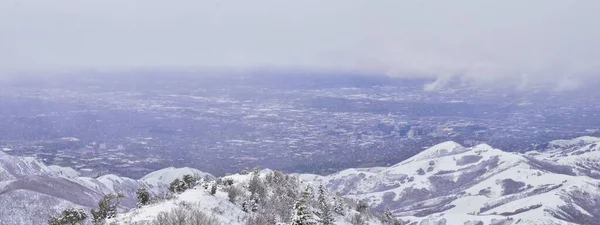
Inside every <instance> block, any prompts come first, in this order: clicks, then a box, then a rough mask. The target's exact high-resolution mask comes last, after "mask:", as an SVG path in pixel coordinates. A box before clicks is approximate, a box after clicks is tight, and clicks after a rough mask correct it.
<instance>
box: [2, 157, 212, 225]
mask: <svg viewBox="0 0 600 225" xmlns="http://www.w3.org/2000/svg"><path fill="white" fill-rule="evenodd" d="M183 174H196V175H198V176H206V175H208V174H207V173H204V172H201V171H199V170H196V169H191V168H179V169H175V168H166V169H163V170H159V171H156V172H153V173H151V174H148V175H147V176H145V177H143V178H142V179H140V180H133V179H130V178H126V177H119V176H116V175H111V174H109V175H104V176H100V177H98V178H90V177H80V176H79V174H78V173H77V171H75V170H73V169H71V168H68V167H59V166H46V165H44V164H43V163H42V162H40V161H38V160H36V159H35V158H31V157H14V156H10V155H8V154H6V153H4V152H0V205H2V206H3V207H0V225H20V224H27V225H31V224H47V222H48V218H49V217H50V216H52V215H56V214H58V213H59V212H61V211H62V210H64V209H67V208H79V209H83V210H84V211H86V212H89V210H90V209H92V208H94V207H96V204H97V202H98V201H99V200H100V199H101V198H102V196H104V195H106V194H110V193H121V194H123V195H124V197H123V198H122V199H121V204H120V206H119V207H120V208H122V209H127V208H131V207H135V205H136V202H135V191H136V190H137V189H139V188H142V187H143V188H145V189H147V190H148V191H149V192H150V193H152V194H153V195H157V196H160V195H162V194H163V193H165V192H166V191H167V186H168V184H169V182H171V178H172V177H178V176H181V175H183ZM209 176H210V175H209Z"/></svg>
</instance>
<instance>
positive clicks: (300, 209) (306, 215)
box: [292, 186, 316, 225]
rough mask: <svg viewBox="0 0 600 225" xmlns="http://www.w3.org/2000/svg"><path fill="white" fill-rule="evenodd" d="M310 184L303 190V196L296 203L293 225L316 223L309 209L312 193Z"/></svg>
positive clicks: (311, 224)
mask: <svg viewBox="0 0 600 225" xmlns="http://www.w3.org/2000/svg"><path fill="white" fill-rule="evenodd" d="M309 187H310V186H308V187H306V189H305V190H304V191H303V192H302V196H301V197H300V199H299V200H298V201H296V204H294V215H293V217H292V225H314V224H316V223H315V222H314V221H313V218H312V214H311V213H310V210H309V209H308V204H307V202H308V200H309V198H310V195H311V190H310V188H309Z"/></svg>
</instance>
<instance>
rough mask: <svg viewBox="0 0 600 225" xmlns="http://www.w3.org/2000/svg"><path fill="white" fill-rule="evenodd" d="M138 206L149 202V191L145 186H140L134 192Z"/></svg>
mask: <svg viewBox="0 0 600 225" xmlns="http://www.w3.org/2000/svg"><path fill="white" fill-rule="evenodd" d="M135 195H136V199H137V205H138V207H140V206H143V205H147V204H148V203H149V202H150V192H148V190H146V188H140V189H138V190H137V191H136V192H135Z"/></svg>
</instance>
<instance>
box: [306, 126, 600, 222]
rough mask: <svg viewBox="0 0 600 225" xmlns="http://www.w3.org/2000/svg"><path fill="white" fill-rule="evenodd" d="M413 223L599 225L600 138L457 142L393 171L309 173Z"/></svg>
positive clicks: (315, 179)
mask: <svg viewBox="0 0 600 225" xmlns="http://www.w3.org/2000/svg"><path fill="white" fill-rule="evenodd" d="M300 177H301V178H302V179H304V180H308V181H313V182H317V183H323V184H325V185H326V186H327V187H328V188H329V189H330V190H332V191H335V192H338V193H340V194H342V195H345V196H348V197H352V198H356V199H362V200H364V201H366V202H368V203H369V204H370V205H371V206H373V207H375V208H378V209H384V208H389V209H391V210H392V212H393V213H394V215H395V216H398V217H399V218H401V219H403V220H404V221H410V222H409V223H408V224H600V138H594V137H581V138H576V139H572V140H557V141H553V142H550V144H549V145H548V148H547V149H546V150H545V151H542V152H538V151H536V152H533V151H532V152H527V153H524V154H519V153H509V152H504V151H501V150H499V149H495V148H493V147H491V146H489V145H485V144H482V145H478V146H475V147H470V148H466V147H463V146H461V145H459V144H457V143H454V142H445V143H441V144H438V145H436V146H433V147H431V148H429V149H427V150H425V151H423V152H421V153H419V154H417V155H415V156H413V157H412V158H410V159H408V160H406V161H403V162H401V163H398V164H396V165H393V166H391V167H378V168H361V169H348V170H344V171H341V172H338V173H336V174H332V175H329V176H319V175H310V174H304V175H300Z"/></svg>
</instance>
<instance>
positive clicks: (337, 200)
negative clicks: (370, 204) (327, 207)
mask: <svg viewBox="0 0 600 225" xmlns="http://www.w3.org/2000/svg"><path fill="white" fill-rule="evenodd" d="M334 202H335V206H334V207H333V211H334V212H335V213H337V214H338V215H340V216H345V215H346V210H345V209H344V204H343V203H342V201H340V198H339V197H337V196H336V197H334Z"/></svg>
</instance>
